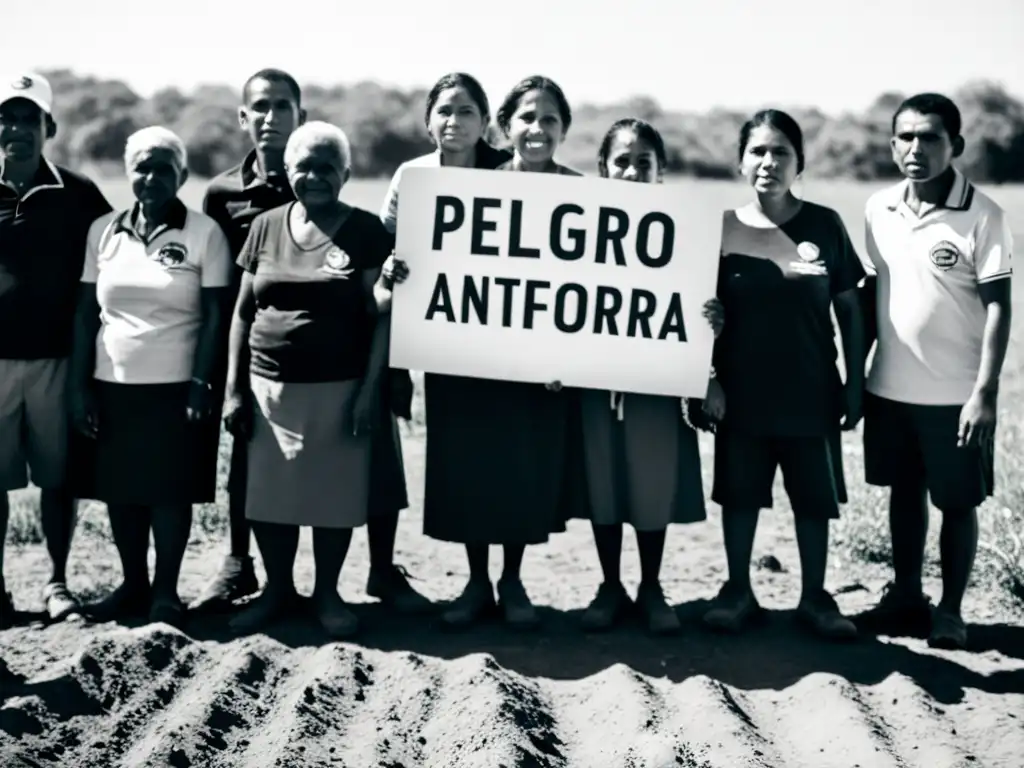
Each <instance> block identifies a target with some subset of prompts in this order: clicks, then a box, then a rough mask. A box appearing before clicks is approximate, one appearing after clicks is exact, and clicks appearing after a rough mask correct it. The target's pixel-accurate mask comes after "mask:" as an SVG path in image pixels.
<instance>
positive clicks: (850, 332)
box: [834, 288, 867, 389]
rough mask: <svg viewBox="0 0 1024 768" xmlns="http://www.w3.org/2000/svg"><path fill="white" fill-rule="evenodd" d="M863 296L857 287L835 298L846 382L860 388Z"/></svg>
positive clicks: (862, 350) (862, 362)
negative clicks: (841, 338)
mask: <svg viewBox="0 0 1024 768" xmlns="http://www.w3.org/2000/svg"><path fill="white" fill-rule="evenodd" d="M860 301H861V297H860V292H859V290H858V289H857V288H853V289H851V290H849V291H843V292H842V293H840V294H838V295H837V296H836V297H835V299H834V302H835V307H836V320H837V321H838V322H839V332H840V334H841V335H842V337H843V357H844V359H845V361H846V382H847V384H848V385H850V386H855V387H857V388H858V389H859V388H861V387H863V386H864V360H865V358H866V357H867V353H866V352H865V351H864V348H865V346H866V343H865V328H864V313H863V311H862V310H861V303H860Z"/></svg>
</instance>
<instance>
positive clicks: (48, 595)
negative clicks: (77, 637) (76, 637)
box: [43, 581, 82, 624]
mask: <svg viewBox="0 0 1024 768" xmlns="http://www.w3.org/2000/svg"><path fill="white" fill-rule="evenodd" d="M43 602H44V603H45V604H46V614H47V616H49V618H50V621H51V622H52V623H54V624H56V623H58V622H61V621H64V619H66V618H68V617H70V616H72V615H74V616H79V617H80V616H81V611H82V607H81V606H80V605H79V603H78V601H77V600H76V599H75V598H74V596H73V595H72V594H71V592H70V591H68V586H67V584H65V583H64V582H62V581H53V582H50V583H49V584H47V585H46V586H45V587H44V588H43Z"/></svg>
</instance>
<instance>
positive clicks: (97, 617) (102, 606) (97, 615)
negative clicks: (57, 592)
mask: <svg viewBox="0 0 1024 768" xmlns="http://www.w3.org/2000/svg"><path fill="white" fill-rule="evenodd" d="M149 601H150V588H149V585H148V584H146V585H145V586H132V585H129V584H121V586H119V587H118V588H117V589H115V590H114V591H113V592H111V593H110V594H109V595H107V596H106V597H105V598H103V599H102V600H100V601H99V602H96V603H92V604H90V605H86V606H84V607H83V608H82V612H83V614H84V615H85V616H86V618H88V619H90V620H91V621H94V622H96V623H98V624H104V623H106V622H108V621H120V620H122V619H131V618H136V617H139V616H146V615H147V614H148V613H149V607H150V606H149Z"/></svg>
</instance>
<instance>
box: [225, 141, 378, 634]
mask: <svg viewBox="0 0 1024 768" xmlns="http://www.w3.org/2000/svg"><path fill="white" fill-rule="evenodd" d="M350 166H351V151H350V148H349V143H348V139H347V138H346V136H345V134H344V132H343V131H342V130H341V129H340V128H337V127H335V126H333V125H329V124H327V123H323V122H310V123H306V124H305V125H303V126H301V127H300V128H298V129H296V131H295V132H294V133H293V134H292V135H291V137H290V138H289V140H288V145H287V148H286V150H285V169H286V171H287V174H288V182H289V184H290V185H291V187H292V189H293V191H294V192H295V197H296V201H295V202H294V203H289V204H287V205H283V206H281V207H279V208H275V209H273V210H271V211H268V212H266V213H264V214H261V215H260V216H258V217H257V218H256V219H255V220H254V221H253V224H252V229H251V231H250V233H249V237H248V239H247V241H246V243H245V246H244V247H243V248H242V252H241V254H240V255H239V258H238V263H239V265H240V266H241V267H242V268H243V269H244V274H243V276H242V284H241V289H240V293H239V296H238V301H237V303H236V305H235V312H234V318H233V320H232V324H231V332H230V351H229V364H228V384H227V397H226V404H225V422H226V425H227V427H228V429H229V430H230V431H231V432H232V433H233V434H235V435H236V436H241V437H243V438H244V437H248V439H249V476H248V494H247V502H246V516H247V517H248V518H249V519H250V520H251V521H252V523H253V531H254V533H255V535H256V541H257V543H258V544H259V547H260V552H261V554H262V555H263V561H264V563H265V565H266V570H267V585H266V588H265V590H264V591H263V594H262V595H260V597H259V598H257V599H256V600H255V601H254V603H253V604H252V605H251V606H250V607H249V608H247V609H246V610H245V611H243V612H242V613H241V614H239V615H238V616H237V617H236V618H235V619H234V620H233V622H232V625H233V627H234V628H235V629H237V630H239V631H252V630H256V629H259V628H261V627H263V626H265V625H266V624H267V623H269V622H271V621H272V620H274V619H275V618H277V617H278V616H280V615H281V614H283V613H284V612H286V611H287V610H289V609H290V608H291V607H292V606H293V605H294V604H295V602H296V597H297V595H296V591H295V585H294V581H293V578H292V570H293V568H294V563H295V553H296V549H297V547H298V540H299V528H300V526H303V525H308V526H311V527H312V528H313V556H314V559H315V562H316V586H315V588H314V591H313V599H312V605H313V608H314V611H315V613H316V616H317V618H318V619H319V620H320V623H321V624H322V625H323V627H324V629H325V630H326V631H327V633H328V634H329V635H331V636H333V637H346V636H349V635H351V634H352V633H353V632H355V631H356V630H357V629H358V621H357V619H356V617H355V615H354V614H353V613H352V612H351V611H350V610H349V609H348V608H347V606H346V605H345V603H344V602H343V601H342V599H341V597H340V595H339V594H338V590H337V586H338V576H339V574H340V572H341V567H342V565H343V563H344V561H345V556H346V554H347V552H348V546H349V543H350V541H351V535H352V529H353V528H356V527H359V526H361V525H363V524H364V523H365V522H366V520H367V514H368V508H369V499H370V458H371V451H372V443H371V440H370V435H369V432H370V427H371V423H372V421H373V419H374V412H375V407H376V405H375V397H376V395H375V392H376V389H377V388H378V387H380V382H381V376H382V375H383V372H384V371H385V370H386V363H387V360H386V354H387V336H386V335H385V334H384V333H382V332H381V331H380V328H381V327H382V326H381V325H380V324H379V323H378V315H379V309H380V307H381V306H386V305H385V304H384V300H383V299H381V301H380V302H378V300H377V299H376V298H375V295H376V294H375V291H374V286H375V285H376V283H377V281H378V277H379V275H380V267H381V265H382V264H383V263H384V260H385V259H386V258H387V257H388V255H389V254H390V253H391V249H392V245H393V238H392V236H391V234H390V233H389V232H388V231H387V230H386V229H385V228H384V226H383V225H382V224H381V222H380V220H379V219H378V218H377V216H375V215H374V214H372V213H369V212H368V211H364V210H362V209H359V208H353V207H351V206H348V205H346V204H345V203H343V202H341V201H340V200H339V194H340V192H341V188H342V186H343V185H344V184H345V182H346V181H347V180H348V177H349V169H350Z"/></svg>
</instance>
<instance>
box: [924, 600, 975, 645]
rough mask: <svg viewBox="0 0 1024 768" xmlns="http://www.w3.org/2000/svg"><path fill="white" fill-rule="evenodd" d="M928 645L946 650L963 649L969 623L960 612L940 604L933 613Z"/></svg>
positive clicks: (965, 643)
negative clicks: (965, 622) (965, 621)
mask: <svg viewBox="0 0 1024 768" xmlns="http://www.w3.org/2000/svg"><path fill="white" fill-rule="evenodd" d="M928 645H929V646H931V647H932V648H941V649H942V650H945V651H962V650H963V649H964V648H966V647H967V625H966V624H964V620H963V619H962V618H961V617H960V614H959V613H955V612H953V611H951V610H949V609H947V608H943V607H942V606H941V605H939V606H938V607H937V608H936V609H935V612H934V613H933V614H932V630H931V633H930V634H929V635H928Z"/></svg>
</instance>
